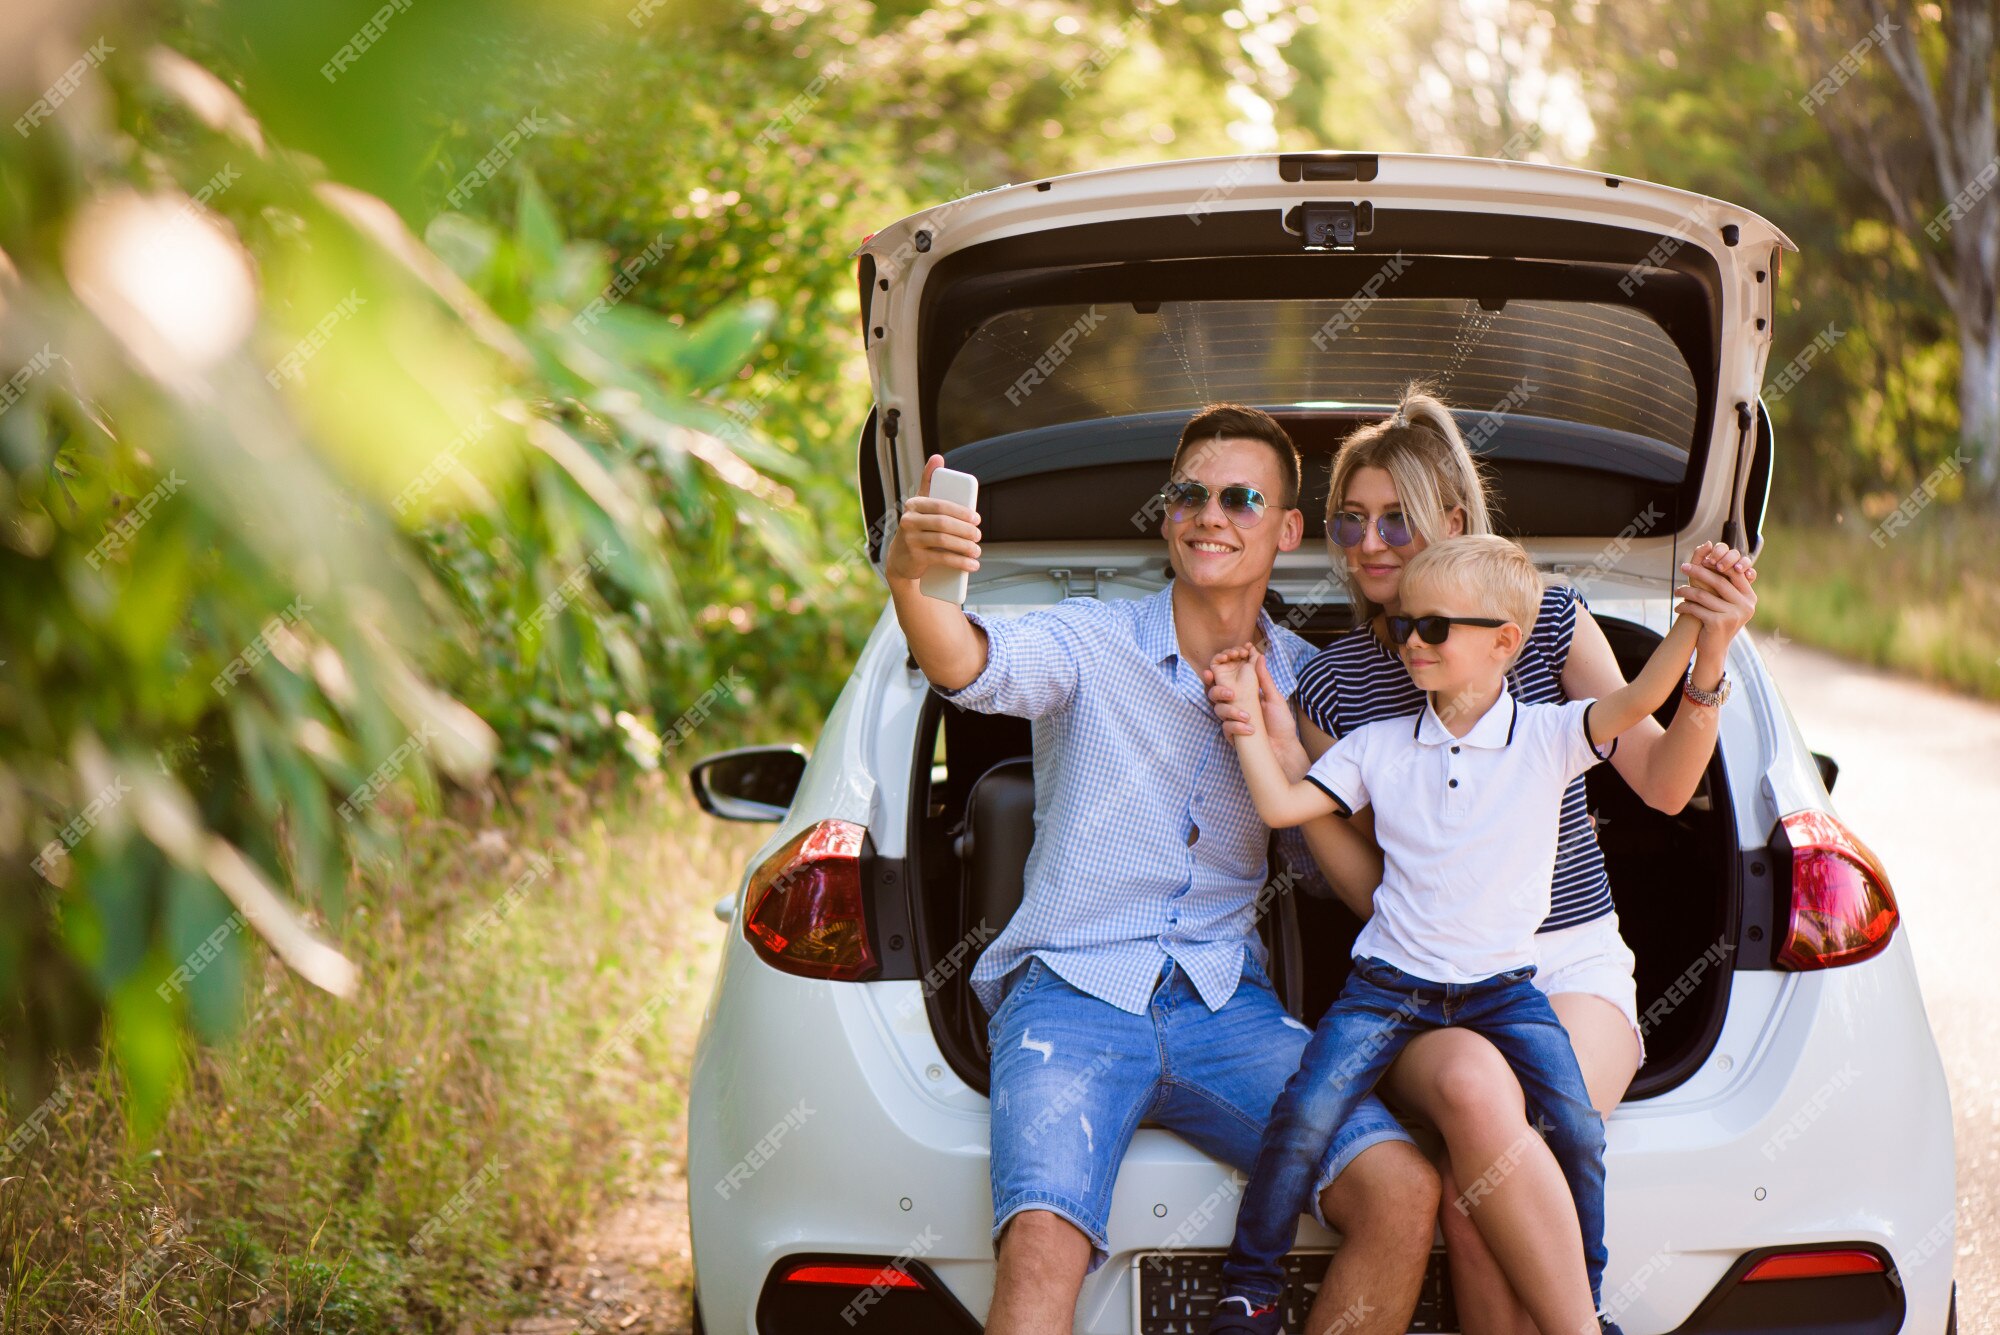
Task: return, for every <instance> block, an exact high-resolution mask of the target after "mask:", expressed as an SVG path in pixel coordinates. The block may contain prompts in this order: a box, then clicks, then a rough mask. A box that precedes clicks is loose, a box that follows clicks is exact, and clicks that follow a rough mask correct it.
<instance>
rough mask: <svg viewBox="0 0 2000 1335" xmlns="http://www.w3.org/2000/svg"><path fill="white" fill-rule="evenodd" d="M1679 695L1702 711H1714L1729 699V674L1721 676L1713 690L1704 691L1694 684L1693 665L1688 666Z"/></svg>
mask: <svg viewBox="0 0 2000 1335" xmlns="http://www.w3.org/2000/svg"><path fill="white" fill-rule="evenodd" d="M1681 694H1683V695H1685V696H1686V697H1687V698H1688V699H1690V700H1692V701H1694V702H1695V703H1696V704H1698V705H1700V706H1702V708H1704V709H1714V708H1716V707H1717V706H1718V705H1720V704H1721V703H1722V702H1723V701H1724V700H1727V699H1728V698H1729V674H1728V673H1727V672H1725V673H1723V674H1722V680H1721V681H1718V682H1717V683H1715V689H1714V690H1712V691H1704V690H1703V689H1701V687H1699V686H1697V685H1695V684H1694V664H1692V663H1689V664H1688V670H1687V676H1685V677H1683V678H1682V679H1681Z"/></svg>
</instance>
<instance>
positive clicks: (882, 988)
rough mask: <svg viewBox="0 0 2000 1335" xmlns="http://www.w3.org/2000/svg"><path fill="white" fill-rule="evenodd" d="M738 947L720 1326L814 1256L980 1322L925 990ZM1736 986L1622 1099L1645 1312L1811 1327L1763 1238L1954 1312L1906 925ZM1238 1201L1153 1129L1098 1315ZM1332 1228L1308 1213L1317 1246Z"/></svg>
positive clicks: (968, 1094)
mask: <svg viewBox="0 0 2000 1335" xmlns="http://www.w3.org/2000/svg"><path fill="white" fill-rule="evenodd" d="M724 956H725V959H724V976H723V978H722V979H721V980H720V981H719V983H718V986H717V992H716V998H715V1002H714V1004H713V1010H712V1013H711V1014H710V1016H709V1017H708V1023H707V1025H706V1027H705V1029H704V1032H703V1036H702V1042H701V1046H700V1048H699V1050H698V1052H697V1056H696V1062H695V1068H694V1074H693V1105H692V1109H691V1115H690V1127H689V1148H688V1191H689V1201H690V1206H689V1209H690V1215H691V1222H692V1230H693V1240H694V1251H695V1256H696V1258H697V1264H698V1274H697V1281H698V1284H699V1287H700V1293H701V1302H702V1309H703V1314H704V1317H705V1319H706V1321H707V1326H708V1329H709V1330H710V1331H711V1332H714V1335H738V1333H739V1332H749V1331H754V1330H756V1329H757V1324H756V1317H757V1307H758V1302H759V1295H760V1294H761V1292H762V1290H763V1288H764V1285H765V1282H766V1279H767V1278H768V1276H769V1275H770V1273H771V1271H772V1269H773V1267H774V1266H775V1265H777V1264H778V1263H779V1262H780V1261H781V1260H783V1259H784V1258H786V1257H789V1256H793V1255H796V1254H800V1253H847V1254H862V1255H868V1256H874V1257H898V1256H907V1257H909V1258H910V1259H912V1260H916V1261H921V1262H923V1263H924V1265H926V1266H927V1267H928V1268H929V1270H930V1271H931V1272H933V1273H934V1274H935V1276H936V1277H937V1279H938V1281H939V1282H940V1283H941V1284H943V1285H944V1286H946V1287H947V1288H949V1290H950V1291H951V1292H952V1294H953V1295H955V1297H956V1299H957V1300H958V1301H959V1302H960V1303H962V1304H963V1305H964V1307H965V1308H966V1310H967V1311H968V1312H970V1313H971V1314H972V1315H973V1317H974V1318H977V1319H983V1316H984V1314H985V1312H986V1310H987V1307H988V1305H989V1303H990V1300H991V1296H992V1284H993V1259H992V1247H991V1242H990V1234H991V1229H992V1213H991V1211H992V1204H991V1197H990V1189H989V1185H988V1180H987V1117H986V1112H985V1100H984V1099H983V1098H981V1097H980V1096H979V1095H977V1094H976V1093H974V1092H973V1091H971V1090H968V1089H966V1088H965V1087H964V1086H963V1085H962V1084H960V1083H959V1082H958V1080H957V1078H956V1077H955V1076H953V1075H952V1073H951V1072H950V1070H949V1068H948V1067H947V1066H946V1064H945V1063H944V1061H943V1058H942V1057H941V1056H940V1055H938V1054H937V1052H936V1049H935V1045H934V1044H931V1043H930V1042H929V1033H928V1030H927V1028H926V1027H925V1026H926V1023H927V1021H926V1020H925V1017H924V1014H923V1010H922V1008H921V1007H920V1006H918V1007H915V1008H913V1009H912V1008H905V1007H903V1006H901V1005H899V1003H900V1002H901V1000H902V999H903V997H904V994H905V993H908V994H910V995H915V993H916V990H917V988H918V984H916V983H914V982H909V983H880V984H861V985H856V984H827V983H817V982H811V981H807V980H803V979H797V978H792V977H789V976H786V975H783V974H780V973H777V972H776V971H774V970H772V969H770V968H768V967H767V966H765V965H764V964H762V963H761V962H760V961H758V960H757V959H756V958H755V957H754V956H753V955H751V954H750V953H749V951H748V948H747V947H746V946H745V945H744V944H743V942H742V940H741V938H740V936H736V935H735V934H732V938H731V941H730V944H729V945H728V946H727V947H726V948H725V951H724ZM1736 984H1737V988H1736V995H1735V997H1734V998H1733V1000H1732V1007H1731V1009H1732V1012H1733V1014H1732V1023H1731V1024H1730V1025H1729V1026H1728V1027H1727V1028H1726V1029H1725V1032H1724V1035H1723V1037H1722V1040H1721V1041H1720V1042H1719V1043H1718V1045H1717V1047H1716V1049H1715V1052H1714V1053H1713V1054H1712V1055H1711V1057H1710V1064H1709V1069H1708V1070H1707V1071H1705V1072H1704V1075H1703V1076H1702V1077H1701V1078H1699V1079H1697V1080H1694V1081H1690V1082H1689V1084H1688V1085H1686V1086H1683V1087H1682V1088H1681V1089H1678V1090H1675V1091H1673V1092H1672V1093H1670V1094H1667V1095H1663V1096H1661V1097H1659V1098H1655V1099H1650V1100H1647V1101H1645V1102H1643V1103H1638V1104H1633V1105H1629V1106H1627V1107H1625V1108H1621V1109H1620V1110H1619V1111H1618V1113H1617V1114H1616V1115H1614V1116H1613V1118H1612V1119H1611V1122H1610V1125H1609V1128H1608V1137H1609V1152H1608V1155H1607V1166H1608V1170H1609V1176H1610V1182H1611V1195H1610V1199H1609V1201H1608V1202H1607V1215H1608V1221H1609V1227H1608V1231H1607V1242H1608V1244H1609V1248H1610V1255H1611V1265H1610V1268H1609V1270H1608V1271H1607V1273H1606V1276H1605V1298H1606V1302H1607V1304H1609V1305H1612V1306H1613V1307H1614V1308H1615V1310H1616V1311H1617V1315H1618V1319H1619V1322H1620V1324H1621V1325H1622V1326H1623V1327H1624V1329H1625V1330H1626V1331H1628V1332H1630V1335H1662V1333H1663V1332H1673V1333H1674V1335H1722V1332H1725V1331H1737V1330H1770V1331H1793V1330H1801V1329H1804V1327H1801V1326H1800V1325H1799V1324H1797V1322H1796V1321H1789V1324H1769V1322H1772V1321H1777V1320H1780V1318H1785V1311H1784V1309H1786V1308H1787V1307H1791V1306H1798V1305H1800V1304H1808V1305H1809V1308H1810V1310H1814V1311H1816V1310H1819V1304H1820V1302H1821V1296H1820V1294H1819V1292H1818V1291H1817V1290H1814V1291H1812V1292H1808V1291H1807V1290H1806V1289H1804V1288H1793V1287H1792V1286H1796V1285H1805V1284H1818V1283H1821V1282H1822V1281H1804V1280H1787V1281H1777V1282H1773V1283H1769V1284H1764V1285H1758V1286H1743V1285H1734V1284H1730V1283H1728V1282H1727V1281H1728V1280H1729V1279H1730V1276H1731V1273H1732V1271H1733V1269H1734V1268H1735V1267H1737V1266H1738V1264H1739V1262H1740V1261H1741V1259H1742V1258H1743V1257H1745V1256H1748V1255H1751V1254H1754V1253H1757V1252H1759V1251H1760V1250H1761V1249H1768V1248H1773V1247H1810V1246H1835V1245H1846V1246H1863V1247H1874V1248H1879V1249H1880V1251H1881V1252H1882V1253H1883V1254H1884V1255H1885V1256H1887V1257H1888V1258H1889V1261H1890V1263H1891V1264H1892V1265H1893V1267H1894V1269H1895V1273H1896V1276H1897V1278H1898V1279H1899V1280H1900V1285H1899V1286H1898V1288H1897V1293H1896V1296H1897V1297H1900V1299H1901V1301H1902V1305H1903V1308H1902V1312H1901V1319H1900V1322H1899V1324H1898V1325H1892V1326H1886V1327H1884V1326H1882V1325H1881V1321H1880V1320H1879V1319H1877V1318H1879V1317H1880V1315H1881V1313H1880V1311H1879V1310H1878V1308H1876V1307H1869V1306H1868V1305H1867V1304H1865V1303H1863V1302H1862V1301H1861V1296H1860V1295H1856V1294H1850V1293H1845V1292H1843V1293H1840V1294H1836V1293H1835V1292H1834V1290H1832V1289H1828V1290H1827V1294H1826V1301H1827V1304H1828V1310H1829V1311H1836V1310H1837V1311H1838V1312H1840V1313H1844V1314H1845V1315H1846V1316H1847V1317H1850V1318H1853V1317H1861V1316H1867V1317H1869V1319H1875V1320H1876V1324H1875V1325H1853V1326H1841V1325H1823V1324H1822V1325H1815V1326H1813V1327H1812V1328H1813V1329H1815V1330H1834V1331H1852V1332H1853V1333H1854V1335H1860V1333H1861V1332H1864V1331H1867V1332H1873V1331H1875V1330H1877V1329H1886V1330H1894V1329H1901V1330H1905V1331H1911V1332H1918V1333H1920V1335H1938V1332H1942V1331H1943V1330H1944V1329H1945V1325H1946V1321H1947V1318H1948V1312H1949V1306H1950V1294H1951V1260H1952V1256H1953V1253H1954V1248H1953V1244H1952V1230H1953V1220H1954V1216H1953V1206H1954V1181H1953V1171H1954V1165H1953V1155H1952V1129H1951V1112H1950V1103H1949V1098H1948V1094H1947V1092H1946V1087H1945V1083H1944V1075H1943V1070H1942V1067H1941V1065H1940V1064H1939V1061H1938V1057H1937V1051H1936V1048H1935V1045H1934V1044H1933V1042H1932V1040H1931V1037H1930V1032H1929V1028H1928V1024H1927V1022H1926V1021H1925V1018H1924V1014H1923V1009H1922V1004H1921V1000H1920V995H1919V993H1918V990H1917V983H1916V978H1915V976H1914V970H1913V969H1912V967H1911V963H1910V959H1909V952H1908V947H1907V945H1906V943H1905V942H1904V941H1903V940H1902V938H1901V936H1900V935H1899V937H1898V939H1897V940H1896V941H1895V942H1893V943H1892V945H1891V948H1890V949H1889V950H1888V951H1886V952H1884V954H1883V955H1881V956H1880V957H1878V958H1876V959H1874V960H1870V961H1868V962H1866V963H1864V964H1859V965H1852V966H1849V967H1846V968H1842V969H1835V970H1829V971H1826V972H1824V973H1820V974H1806V975H1788V974H1769V973H1764V974H1759V973H1744V974H1739V975H1738V977H1737V980H1736ZM1739 1008H1742V1009H1741V1010H1740V1011H1739ZM926 1054H927V1055H926ZM1725 1062H1726V1066H1724V1065H1723V1064H1724V1063H1725ZM1235 1198H1236V1193H1235V1192H1234V1191H1233V1190H1231V1189H1230V1187H1229V1178H1228V1175H1227V1173H1226V1172H1225V1170H1223V1169H1222V1168H1221V1167H1220V1166H1219V1165H1217V1164H1216V1163H1214V1162H1213V1161H1212V1160H1210V1159H1208V1158H1206V1157H1205V1156H1204V1155H1202V1154H1200V1153H1198V1152H1197V1151H1195V1150H1193V1149H1192V1148H1191V1147H1189V1146H1188V1145H1187V1144H1186V1143H1185V1142H1183V1141H1181V1140H1180V1139H1179V1138H1178V1137H1176V1136H1173V1135H1172V1134H1170V1133H1168V1132H1165V1131H1160V1130H1156V1129H1150V1128H1149V1129H1142V1130H1141V1131H1140V1133H1139V1135H1138V1136H1137V1138H1136V1139H1135V1140H1134V1142H1133V1146H1132V1149H1131V1151H1130V1153H1129V1154H1128V1155H1127V1157H1126V1160H1125V1163H1124V1164H1123V1166H1122V1168H1121V1170H1120V1173H1119V1179H1118V1184H1117V1187H1116V1190H1115V1192H1114V1195H1113V1199H1112V1209H1111V1223H1110V1238H1111V1246H1112V1251H1113V1256H1112V1259H1111V1262H1110V1263H1109V1264H1108V1265H1106V1266H1104V1267H1103V1268H1102V1269H1100V1270H1099V1271H1097V1272H1096V1273H1095V1274H1093V1275H1091V1276H1090V1278H1089V1279H1088V1280H1087V1281H1086V1284H1085V1287H1084V1292H1083V1295H1082V1298H1081V1300H1080V1302H1079V1304H1078V1314H1077V1323H1076V1329H1077V1330H1078V1331H1079V1332H1086V1333H1087V1335H1128V1333H1129V1332H1131V1331H1132V1330H1133V1321H1134V1312H1135V1304H1136V1301H1137V1296H1138V1294H1137V1289H1136V1287H1135V1276H1134V1273H1133V1260H1134V1258H1135V1257H1136V1256H1137V1255H1138V1254H1140V1253H1142V1252H1146V1251H1154V1250H1162V1249H1172V1248H1199V1249H1222V1248H1226V1247H1227V1246H1228V1244H1229V1237H1230V1232H1231V1230H1232V1227H1233V1223H1234V1214H1235V1210H1234V1204H1235ZM1332 1241H1333V1239H1332V1238H1331V1237H1330V1236H1329V1235H1328V1234H1326V1233H1325V1232H1324V1231H1323V1230H1320V1229H1318V1228H1316V1227H1315V1226H1313V1225H1311V1224H1310V1222H1309V1221H1308V1222H1307V1223H1306V1224H1305V1226H1303V1227H1302V1229H1301V1232H1300V1238H1299V1246H1300V1247H1301V1248H1302V1249H1304V1248H1319V1247H1325V1246H1327V1245H1329V1244H1330V1243H1332ZM1877 1282H1878V1283H1879V1282H1880V1281H1877ZM1745 1288H1754V1289H1760V1290H1763V1291H1764V1292H1763V1293H1751V1294H1749V1295H1747V1296H1745V1295H1743V1294H1742V1290H1744V1289H1745ZM1788 1290H1789V1291H1788ZM1732 1292H1733V1293H1736V1294H1737V1295H1738V1296H1736V1297H1733V1298H1732V1297H1730V1296H1729V1295H1730V1294H1731V1293H1732ZM1765 1294H1768V1295H1769V1296H1768V1297H1766V1296H1764V1295H1765ZM1836 1297H1838V1298H1839V1299H1840V1302H1839V1304H1838V1306H1837V1307H1836V1305H1835V1304H1834V1302H1833V1300H1834V1298H1836ZM1746 1304H1747V1305H1746ZM1766 1304H1769V1305H1771V1306H1770V1308H1769V1309H1768V1310H1767V1307H1766ZM1871 1314H1872V1315H1871ZM1786 1319H1787V1320H1789V1318H1786ZM1759 1321H1762V1322H1766V1324H1762V1325H1759V1324H1754V1323H1755V1322H1759ZM1719 1323H1720V1324H1719ZM832 1329H834V1330H835V1331H836V1332H837V1333H838V1335H848V1332H849V1331H851V1329H852V1327H851V1326H850V1325H848V1324H845V1323H842V1322H840V1321H836V1322H835V1323H834V1325H833V1327H832Z"/></svg>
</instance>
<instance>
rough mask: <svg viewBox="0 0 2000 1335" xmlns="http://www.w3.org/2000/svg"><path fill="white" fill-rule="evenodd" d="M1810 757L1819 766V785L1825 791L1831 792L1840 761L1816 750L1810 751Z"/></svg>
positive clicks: (1838, 774) (1838, 772)
mask: <svg viewBox="0 0 2000 1335" xmlns="http://www.w3.org/2000/svg"><path fill="white" fill-rule="evenodd" d="M1812 758H1813V764H1815V765H1817V766H1819V781H1820V784H1821V786H1823V787H1824V788H1825V789H1826V790H1827V792H1829V793H1831V792H1832V791H1833V781H1834V780H1835V779H1837V778H1839V777H1840V762H1839V761H1838V760H1835V759H1834V758H1833V757H1832V756H1826V755H1821V754H1820V753H1819V752H1817V751H1815V752H1813V753H1812Z"/></svg>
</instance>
